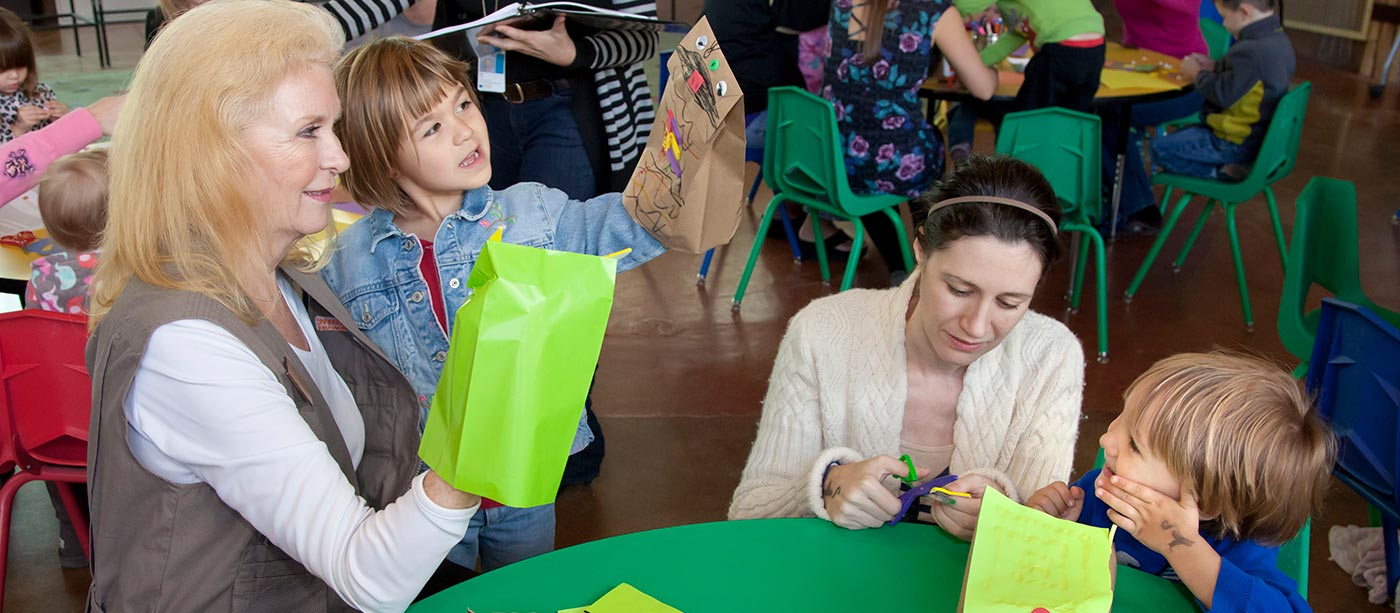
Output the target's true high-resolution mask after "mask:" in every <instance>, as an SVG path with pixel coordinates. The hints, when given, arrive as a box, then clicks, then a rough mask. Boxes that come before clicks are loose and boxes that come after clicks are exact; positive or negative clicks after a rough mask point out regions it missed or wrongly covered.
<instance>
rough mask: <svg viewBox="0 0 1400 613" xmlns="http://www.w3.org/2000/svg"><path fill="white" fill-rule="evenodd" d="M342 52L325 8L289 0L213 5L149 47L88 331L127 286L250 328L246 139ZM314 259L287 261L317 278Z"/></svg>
mask: <svg viewBox="0 0 1400 613" xmlns="http://www.w3.org/2000/svg"><path fill="white" fill-rule="evenodd" d="M343 42H344V41H343V39H342V35H341V31H340V29H339V27H337V26H336V24H335V22H334V21H332V20H331V17H330V14H329V13H327V12H326V11H325V10H324V9H321V8H319V7H317V6H314V5H310V4H302V3H300V2H291V1H289V0H215V1H214V2H210V3H208V4H205V5H202V6H200V7H198V8H196V9H194V10H191V11H190V12H188V13H186V14H184V15H182V16H181V17H180V18H179V19H177V20H175V21H173V22H171V23H169V24H168V25H167V27H166V29H165V30H164V31H162V32H161V35H160V36H158V37H156V40H155V41H154V43H153V44H152V45H151V48H150V49H149V50H147V51H146V53H145V55H143V56H142V58H141V62H140V63H139V64H137V66H136V74H135V76H134V77H133V79H132V83H131V91H130V93H129V94H128V97H127V101H126V104H125V105H123V106H122V111H121V114H120V115H119V116H118V118H117V127H116V131H115V134H113V138H112V153H111V163H110V166H111V177H112V187H111V203H110V207H109V211H108V221H107V229H106V232H105V233H104V234H103V237H102V250H103V254H102V259H101V261H100V263H99V264H98V266H97V272H96V274H95V278H94V285H95V287H94V289H93V299H92V305H91V307H92V308H91V316H90V321H91V325H92V326H96V325H97V322H98V321H99V320H100V319H101V318H102V316H103V315H104V314H105V313H106V312H107V310H109V309H110V308H111V307H112V304H113V303H114V302H116V300H117V297H118V296H119V295H121V292H122V290H123V289H124V288H125V286H126V284H127V282H128V281H130V280H131V279H132V278H133V277H135V278H137V279H140V280H142V281H144V282H146V283H149V284H151V285H153V286H156V287H163V288H174V289H180V290H184V291H190V292H196V293H199V294H203V295H205V296H208V297H209V298H211V299H213V300H216V301H218V302H219V303H220V304H222V305H224V306H225V307H227V308H228V309H229V310H231V311H233V312H234V313H235V314H237V315H239V316H240V317H242V318H243V319H245V320H246V321H248V322H250V323H251V322H253V321H256V319H257V318H258V317H259V315H258V311H257V309H256V308H255V305H254V304H253V303H252V301H251V300H250V299H249V298H248V282H249V280H248V279H244V278H242V275H243V271H244V270H246V269H247V268H248V266H247V263H248V261H249V258H253V257H257V256H258V254H259V253H260V249H261V248H260V246H259V242H258V237H259V232H260V229H259V228H260V221H261V219H260V217H259V216H258V215H256V214H255V213H254V209H253V205H252V203H251V202H250V201H249V199H248V195H247V192H248V190H249V188H250V186H252V185H254V184H255V183H256V182H257V181H260V180H262V179H261V178H260V177H258V176H256V175H255V172H254V170H253V169H254V168H256V167H257V165H256V161H255V160H253V159H252V158H251V154H250V153H249V151H248V149H247V148H246V146H245V144H244V134H243V133H244V130H245V129H246V128H247V127H248V126H250V125H252V124H253V123H254V121H256V120H257V119H258V118H259V117H261V116H263V115H264V114H266V113H267V112H269V102H270V100H271V97H272V95H273V93H274V92H275V91H276V90H277V88H278V87H279V86H280V85H281V83H282V82H283V80H285V79H287V78H288V77H291V76H293V75H295V74H296V73H297V72H298V71H301V70H305V69H308V68H314V67H325V68H327V69H329V67H330V65H331V64H332V63H333V62H334V61H335V58H336V56H337V55H338V54H339V52H340V47H341V44H342V43H343ZM327 218H328V219H329V213H327ZM330 228H331V229H333V226H331V227H330ZM310 253H311V252H310V251H309V250H308V249H307V248H306V247H305V246H304V245H298V246H297V247H294V248H293V249H292V250H291V252H289V254H288V259H289V260H291V261H293V262H296V263H297V264H298V265H300V266H301V267H303V268H304V269H306V270H314V269H315V267H316V266H317V265H318V264H319V262H318V261H317V260H316V258H313V257H312V256H311V255H310Z"/></svg>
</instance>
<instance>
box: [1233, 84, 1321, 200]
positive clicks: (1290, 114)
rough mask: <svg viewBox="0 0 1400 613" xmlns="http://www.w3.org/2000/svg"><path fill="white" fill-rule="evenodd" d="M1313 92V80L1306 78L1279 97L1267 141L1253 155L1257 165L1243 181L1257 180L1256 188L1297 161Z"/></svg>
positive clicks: (1289, 170)
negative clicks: (1256, 155)
mask: <svg viewBox="0 0 1400 613" xmlns="http://www.w3.org/2000/svg"><path fill="white" fill-rule="evenodd" d="M1311 93H1312V83H1308V82H1303V83H1299V84H1298V85H1297V86H1295V87H1294V88H1293V89H1292V90H1290V91H1289V92H1288V93H1286V94H1284V95H1283V97H1282V98H1279V101H1278V107H1277V108H1275V110H1274V116H1273V118H1272V119H1271V120H1270V122H1269V128H1268V130H1267V131H1266V132H1265V133H1264V142H1263V143H1262V144H1260V145H1259V155H1258V157H1256V158H1254V168H1253V169H1251V170H1250V173H1249V178H1248V179H1246V180H1245V181H1244V182H1245V183H1257V184H1258V187H1257V188H1256V189H1255V190H1254V191H1255V192H1258V191H1259V190H1262V189H1263V188H1264V187H1265V186H1268V185H1272V184H1273V183H1274V182H1276V181H1278V180H1280V179H1282V178H1284V177H1287V176H1288V175H1289V174H1291V173H1292V172H1293V167H1294V166H1296V165H1297V164H1298V143H1299V142H1300V141H1301V140H1302V137H1303V118H1304V117H1305V116H1306V115H1307V111H1308V96H1309V95H1310V94H1311Z"/></svg>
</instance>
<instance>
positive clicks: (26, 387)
mask: <svg viewBox="0 0 1400 613" xmlns="http://www.w3.org/2000/svg"><path fill="white" fill-rule="evenodd" d="M86 344H87V317H85V316H82V315H63V314H59V313H48V312H44V311H36V310H32V309H28V310H24V311H16V312H13V313H5V314H0V437H2V438H3V440H0V470H2V469H4V464H5V463H6V462H7V461H9V462H12V463H13V464H17V465H18V466H19V469H20V470H19V472H18V473H16V474H15V475H13V476H11V477H10V479H9V481H7V482H6V483H5V485H4V487H2V488H0V602H3V598H4V594H5V560H6V558H7V556H8V554H9V550H10V513H11V511H12V510H13V507H14V501H15V493H16V492H17V491H18V490H19V488H20V487H21V486H23V485H24V484H26V483H29V482H30V481H52V482H54V483H56V484H57V485H58V493H59V498H61V499H62V500H63V506H64V509H65V510H66V511H67V512H68V517H69V518H70V519H71V520H72V521H73V529H74V531H76V532H77V533H78V542H79V544H81V545H82V547H83V553H84V554H87V555H88V558H89V559H91V557H92V555H91V551H90V550H89V548H88V536H89V535H88V522H87V509H86V508H83V507H82V505H80V504H79V503H78V499H77V497H76V496H75V494H74V491H73V486H72V485H71V484H73V483H87V441H88V418H89V416H90V415H91V413H92V382H91V378H90V377H89V376H88V371H87V367H86V365H85V364H84V357H83V350H84V347H85V345H86Z"/></svg>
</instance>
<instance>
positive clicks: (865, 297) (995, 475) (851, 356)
mask: <svg viewBox="0 0 1400 613" xmlns="http://www.w3.org/2000/svg"><path fill="white" fill-rule="evenodd" d="M916 280H917V279H916V276H911V277H910V278H909V279H908V280H907V281H906V282H905V283H904V284H903V285H901V286H900V287H897V288H892V289H887V290H850V291H846V292H842V293H840V294H837V295H835V296H830V297H827V298H822V299H819V300H816V301H814V302H812V303H811V304H810V305H808V306H807V307H806V308H804V309H802V311H800V312H799V313H798V314H797V315H795V316H793V318H792V321H791V322H789V325H788V330H787V334H785V335H784V336H783V340H782V344H781V345H780V346H779V348H778V358H777V361H776V362H775V363H774V365H773V375H772V377H771V378H769V381H768V395H767V397H766V398H764V401H763V415H762V417H761V418H760V419H759V423H758V438H757V440H756V441H754V445H753V450H752V451H751V452H750V453H749V460H748V464H747V465H746V466H745V467H744V473H743V475H742V476H741V478H740V480H739V487H738V488H737V489H736V490H734V499H733V501H732V502H731V503H730V506H729V518H730V519H751V518H759V517H811V516H813V515H815V516H817V517H820V518H823V519H830V517H828V515H827V513H826V509H825V507H824V505H823V503H822V498H821V485H822V484H821V479H822V475H823V474H824V473H825V471H826V467H827V464H829V463H831V462H842V463H850V462H858V461H860V460H863V459H866V458H869V457H873V456H876V455H879V454H886V455H890V456H892V457H898V456H899V433H900V430H901V428H902V427H903V424H904V404H905V400H906V398H907V397H908V382H907V370H906V368H907V365H906V363H905V357H904V323H905V321H904V317H905V313H906V312H907V310H908V308H909V298H910V296H911V295H912V294H913V289H914V284H915V281H916ZM1083 393H1084V352H1083V349H1081V348H1080V345H1079V340H1078V339H1077V338H1076V337H1075V336H1074V334H1073V333H1072V332H1070V331H1069V329H1068V328H1066V327H1065V326H1064V325H1063V324H1061V323H1060V322H1058V321H1055V320H1053V319H1050V318H1049V317H1046V316H1044V315H1041V314H1039V313H1036V312H1033V311H1032V312H1028V313H1026V315H1025V317H1024V318H1023V319H1022V320H1021V322H1020V323H1019V324H1018V325H1017V326H1016V327H1015V328H1014V329H1013V330H1012V331H1011V333H1010V334H1007V335H1006V338H1005V340H1003V341H1002V343H1001V344H1000V345H999V346H997V347H995V348H993V349H992V350H991V351H988V352H987V353H986V354H985V355H983V356H982V357H981V358H979V359H978V360H977V361H976V362H973V363H972V365H970V366H969V367H968V368H967V373H966V374H965V375H964V379H963V389H962V393H961V394H960V395H959V396H958V407H957V413H958V414H957V422H956V423H955V424H954V426H953V459H952V464H951V466H950V470H951V472H952V473H953V474H957V475H967V474H972V473H975V474H978V475H982V476H984V477H987V478H988V479H990V480H991V481H992V483H993V485H995V487H996V488H997V489H998V490H1000V491H1001V492H1002V493H1004V494H1006V495H1007V496H1009V497H1011V498H1012V499H1013V500H1018V501H1019V500H1022V497H1023V496H1029V495H1030V494H1032V493H1034V492H1035V490H1037V489H1039V488H1041V487H1044V486H1045V485H1047V484H1049V483H1051V482H1053V481H1063V480H1066V479H1067V478H1068V477H1069V474H1070V469H1071V464H1072V463H1073V459H1074V441H1075V437H1076V436H1077V435H1078V432H1079V419H1080V404H1081V403H1082V401H1083ZM891 481H893V480H891ZM891 487H893V485H891Z"/></svg>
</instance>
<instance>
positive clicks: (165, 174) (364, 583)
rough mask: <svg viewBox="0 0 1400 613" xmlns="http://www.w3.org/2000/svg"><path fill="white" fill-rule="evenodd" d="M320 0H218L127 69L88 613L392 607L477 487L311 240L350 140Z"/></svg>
mask: <svg viewBox="0 0 1400 613" xmlns="http://www.w3.org/2000/svg"><path fill="white" fill-rule="evenodd" d="M342 42H343V39H342V36H341V32H340V30H339V29H338V28H337V27H336V25H335V23H334V22H333V21H332V20H331V18H330V16H329V15H328V14H327V13H326V12H325V11H323V10H321V9H319V8H316V7H314V6H310V5H305V4H300V3H296V2H290V1H285V0H220V1H218V2H213V3H210V4H207V5H204V6H201V7H199V8H196V9H194V10H191V11H190V12H188V13H186V14H185V15H183V16H182V17H181V18H180V19H179V20H178V21H176V22H174V23H172V24H170V26H169V27H168V28H167V29H166V30H165V31H164V32H163V33H162V34H161V36H160V37H159V38H158V40H156V42H155V44H154V45H152V47H151V49H150V50H149V51H148V52H147V53H146V55H145V56H144V57H143V58H142V60H141V63H140V64H139V65H138V66H137V69H136V75H135V78H134V80H133V83H132V87H131V93H130V97H131V100H132V103H131V104H129V105H126V107H125V110H124V111H123V113H122V115H121V117H120V119H119V121H118V128H117V130H116V134H115V135H114V140H113V144H112V155H111V176H112V185H111V203H110V212H109V221H108V226H107V232H106V233H105V235H104V237H103V243H102V248H103V259H102V263H101V264H100V266H99V269H98V272H97V275H96V287H95V294H94V299H93V304H92V325H93V338H92V340H91V342H90V344H89V352H88V367H89V369H90V371H91V373H92V377H93V428H92V432H91V440H90V449H91V451H90V456H89V457H90V461H89V467H90V468H89V489H90V491H91V497H92V535H93V538H92V543H93V545H92V550H93V588H92V591H91V596H90V598H91V602H90V603H89V606H90V608H92V609H95V610H107V611H113V610H173V611H242V610H277V611H325V610H342V609H351V608H353V609H362V610H401V609H403V608H405V607H406V606H407V605H408V604H409V602H410V601H411V600H412V599H413V597H414V596H415V595H416V594H418V592H419V590H420V588H422V586H423V584H424V582H425V581H426V580H427V579H428V577H429V576H430V575H431V574H432V573H433V571H434V570H435V569H436V568H437V567H438V565H439V564H440V563H441V561H442V559H443V557H444V556H445V555H446V553H447V551H448V550H449V549H450V548H451V547H452V545H453V544H455V543H456V542H457V541H459V540H460V539H461V538H462V535H463V534H464V533H465V532H466V530H467V526H468V523H469V522H470V521H471V517H472V515H473V514H474V513H475V511H476V507H477V505H478V504H479V498H477V497H476V496H473V495H471V494H467V493H465V492H461V491H457V490H455V489H453V488H452V487H450V486H449V485H448V484H447V483H446V482H444V481H443V480H442V479H441V478H440V477H438V475H437V474H436V473H433V472H427V473H424V474H423V475H420V476H418V477H414V473H415V472H416V468H417V465H418V463H417V461H416V459H415V458H414V451H415V449H416V445H417V422H418V409H417V402H416V399H415V397H414V394H413V389H412V387H411V386H410V385H409V383H408V381H407V380H405V379H404V378H403V377H402V375H400V374H399V373H398V371H397V370H396V369H395V368H394V366H393V365H392V364H390V363H389V362H388V361H386V360H385V359H384V358H383V355H382V354H381V353H380V352H379V351H378V349H376V348H375V347H374V345H373V344H372V343H371V342H369V340H368V339H366V338H365V337H364V336H363V335H361V334H360V333H359V332H358V330H357V328H356V327H355V326H354V325H353V324H352V323H350V320H349V315H348V314H347V313H346V312H345V309H344V307H343V306H342V305H341V304H340V302H339V301H337V300H336V298H335V295H334V294H333V293H331V292H330V290H329V289H328V288H327V287H326V286H325V284H324V283H322V282H321V281H320V280H319V278H318V277H317V276H316V275H315V274H314V273H313V272H310V271H313V270H314V269H315V268H316V266H317V262H316V261H315V260H314V259H313V258H312V257H310V255H309V253H308V252H307V251H306V250H304V249H302V248H299V247H298V244H299V241H301V240H302V239H303V238H304V237H305V236H306V235H309V234H313V233H317V232H320V231H321V230H323V229H325V228H326V226H327V222H328V220H329V212H330V210H329V206H328V205H329V199H330V194H331V190H332V188H333V187H334V186H335V185H336V177H337V175H339V174H340V173H342V172H344V171H345V170H346V166H347V161H346V157H345V153H344V152H343V151H342V150H341V148H340V143H339V141H337V140H336V137H335V135H334V133H333V132H332V129H331V126H332V123H333V122H334V121H335V119H336V117H338V116H339V113H340V103H339V101H338V100H337V98H336V93H335V86H334V84H333V82H332V79H331V70H330V67H331V63H332V62H333V61H334V60H335V58H336V56H337V54H338V52H339V50H340V47H341V44H342Z"/></svg>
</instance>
